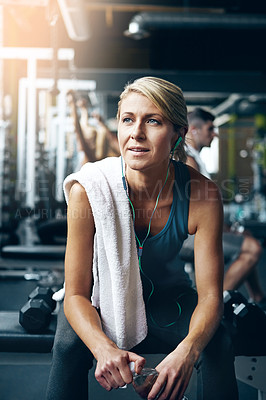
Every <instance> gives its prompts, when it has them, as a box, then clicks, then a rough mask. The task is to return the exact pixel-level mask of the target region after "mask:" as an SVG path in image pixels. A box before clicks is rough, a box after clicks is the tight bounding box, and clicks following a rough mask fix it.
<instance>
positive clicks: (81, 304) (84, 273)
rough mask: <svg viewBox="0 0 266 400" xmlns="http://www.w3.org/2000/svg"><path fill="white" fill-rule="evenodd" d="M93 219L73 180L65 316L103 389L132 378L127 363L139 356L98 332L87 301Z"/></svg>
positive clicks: (138, 360) (98, 325) (98, 323)
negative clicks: (91, 360)
mask: <svg viewBox="0 0 266 400" xmlns="http://www.w3.org/2000/svg"><path fill="white" fill-rule="evenodd" d="M94 234H95V226H94V219H93V216H92V212H91V207H90V204H89V201H88V198H87V195H86V192H85V189H84V188H83V187H82V186H81V185H80V184H79V183H75V184H74V185H73V186H72V188H71V191H70V197H69V204H68V239H67V248H66V258H65V283H66V294H65V301H64V310H65V314H66V317H67V319H68V321H69V323H70V324H71V326H72V327H73V329H74V330H75V332H76V333H77V334H78V336H79V337H80V338H81V339H82V341H83V342H84V343H85V345H86V346H87V347H88V348H89V349H90V351H91V352H92V354H93V355H94V357H95V358H96V360H97V368H96V372H95V376H96V379H97V380H98V382H99V383H100V384H101V385H102V386H103V387H104V388H105V389H106V390H111V389H112V388H117V387H119V386H124V385H125V384H126V383H130V382H131V381H132V374H131V372H130V370H129V367H128V363H129V362H130V361H134V362H135V363H136V369H137V370H139V369H140V368H141V367H142V366H143V365H144V363H145V360H144V358H143V357H140V356H138V355H136V354H134V353H131V352H128V351H124V350H120V349H119V348H118V347H117V346H116V344H115V343H114V342H113V341H111V340H110V339H109V338H108V337H107V336H106V335H105V334H104V332H103V331H102V326H101V319H100V316H99V314H98V312H97V310H96V309H95V308H94V307H93V306H92V304H91V300H90V298H91V292H92V285H93V274H92V261H93V240H94Z"/></svg>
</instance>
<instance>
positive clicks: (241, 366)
mask: <svg viewBox="0 0 266 400" xmlns="http://www.w3.org/2000/svg"><path fill="white" fill-rule="evenodd" d="M235 370H236V377H237V379H238V380H239V381H241V382H244V383H246V384H247V385H250V386H252V387H253V388H255V389H257V390H258V400H265V399H266V380H265V371H266V357H243V356H240V357H236V359H235Z"/></svg>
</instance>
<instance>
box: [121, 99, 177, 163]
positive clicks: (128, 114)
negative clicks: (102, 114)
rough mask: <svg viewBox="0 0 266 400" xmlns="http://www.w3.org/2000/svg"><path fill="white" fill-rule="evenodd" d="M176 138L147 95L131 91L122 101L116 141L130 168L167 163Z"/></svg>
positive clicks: (167, 122) (175, 134) (169, 123)
mask: <svg viewBox="0 0 266 400" xmlns="http://www.w3.org/2000/svg"><path fill="white" fill-rule="evenodd" d="M177 138H178V133H177V132H176V131H175V130H174V126H173V124H172V123H171V122H170V121H169V120H167V119H166V118H165V117H164V116H163V114H162V112H161V111H160V110H159V109H158V108H157V107H156V106H155V105H154V104H153V103H152V102H151V101H150V100H149V99H148V98H147V97H145V96H143V95H141V94H139V93H134V92H132V93H129V94H128V95H127V97H126V98H125V99H124V100H123V101H122V103H121V106H120V117H119V121H118V141H119V146H120V151H121V155H122V157H123V158H124V160H125V163H126V165H127V166H128V167H129V168H132V169H135V170H145V169H149V168H154V167H156V166H158V167H159V166H160V165H161V164H163V163H165V162H168V160H169V154H170V152H171V149H172V148H173V146H174V143H175V141H176V140H177Z"/></svg>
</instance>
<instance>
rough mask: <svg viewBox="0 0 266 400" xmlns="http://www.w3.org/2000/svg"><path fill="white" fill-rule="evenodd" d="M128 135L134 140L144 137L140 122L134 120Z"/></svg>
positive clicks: (143, 129)
mask: <svg viewBox="0 0 266 400" xmlns="http://www.w3.org/2000/svg"><path fill="white" fill-rule="evenodd" d="M130 136H131V138H132V139H134V140H141V139H144V138H145V128H144V127H143V124H142V123H141V122H137V121H136V122H135V124H134V126H133V128H132V131H131V134H130Z"/></svg>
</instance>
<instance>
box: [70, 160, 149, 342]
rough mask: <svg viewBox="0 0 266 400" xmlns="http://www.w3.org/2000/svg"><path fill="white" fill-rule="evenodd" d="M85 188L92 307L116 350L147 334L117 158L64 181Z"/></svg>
mask: <svg viewBox="0 0 266 400" xmlns="http://www.w3.org/2000/svg"><path fill="white" fill-rule="evenodd" d="M75 182H79V183H80V184H81V185H82V186H83V187H84V189H85V190H86V193H87V196H88V199H89V202H90V205H91V208H92V213H93V218H94V223H95V232H96V233H95V237H94V255H93V282H94V283H93V291H92V299H91V300H92V304H93V306H95V307H96V308H98V309H99V311H100V315H101V321H102V327H103V331H104V332H105V333H106V335H107V336H108V337H109V338H110V339H111V340H113V341H114V342H115V343H116V344H117V346H118V347H119V348H121V349H130V348H132V347H134V346H135V345H136V344H138V343H140V342H141V341H142V340H143V339H144V338H145V337H146V335H147V322H146V314H145V305H144V300H143V293H142V283H141V277H140V271H139V264H138V256H137V248H136V239H135V234H134V227H133V221H132V217H131V212H130V205H129V201H128V198H127V196H126V193H125V190H124V188H123V183H122V173H121V157H109V158H106V159H104V160H101V161H98V162H95V163H87V164H85V165H84V166H83V167H82V168H81V170H80V171H79V172H76V173H73V174H71V175H69V176H68V177H67V178H66V179H65V181H64V194H65V197H66V201H67V202H68V198H69V192H70V189H71V186H72V185H73V184H74V183H75Z"/></svg>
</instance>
